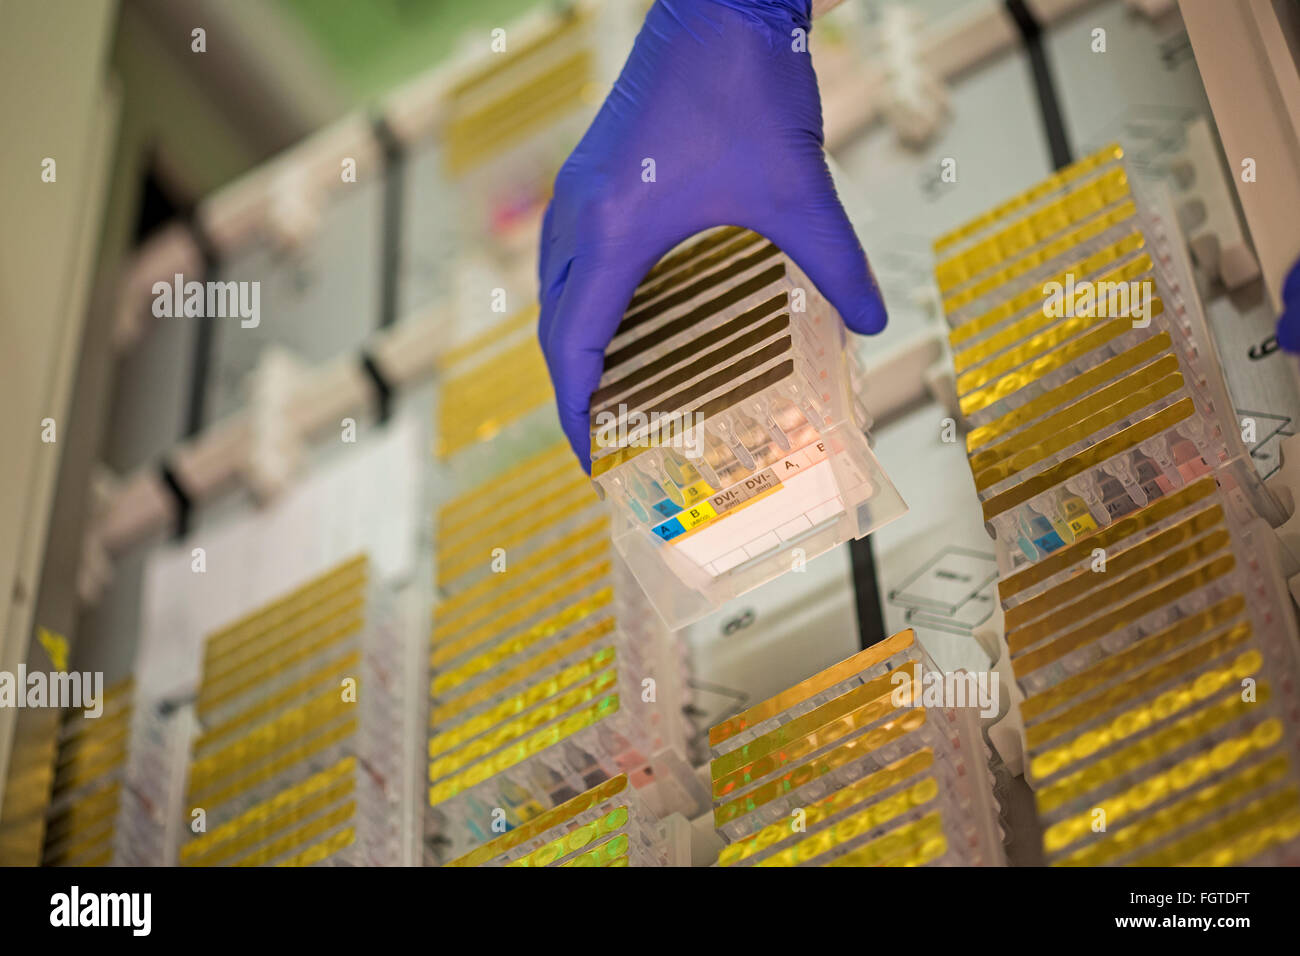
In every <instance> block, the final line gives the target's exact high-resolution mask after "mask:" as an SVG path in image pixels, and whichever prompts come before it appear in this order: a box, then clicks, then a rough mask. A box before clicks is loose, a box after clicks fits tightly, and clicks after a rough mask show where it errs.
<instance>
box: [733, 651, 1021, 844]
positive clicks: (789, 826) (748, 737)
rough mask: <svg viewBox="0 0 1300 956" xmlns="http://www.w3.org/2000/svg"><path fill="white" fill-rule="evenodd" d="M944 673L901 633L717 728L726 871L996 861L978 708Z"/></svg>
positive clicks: (996, 829) (997, 833)
mask: <svg viewBox="0 0 1300 956" xmlns="http://www.w3.org/2000/svg"><path fill="white" fill-rule="evenodd" d="M927 673H928V676H927ZM936 675H937V679H938V680H939V681H941V682H942V681H943V675H942V674H939V673H938V672H937V671H934V670H933V668H932V665H931V663H930V661H929V658H928V657H927V656H926V655H925V653H924V652H923V651H922V649H921V648H920V646H919V645H917V644H916V641H915V636H914V634H913V632H912V631H911V630H907V631H902V632H900V633H898V634H895V635H894V636H893V637H890V638H887V639H886V640H884V641H882V642H881V643H879V644H877V645H874V646H873V647H870V648H867V649H866V650H864V651H862V652H860V653H858V654H855V655H854V656H853V657H850V658H848V659H847V660H845V661H842V662H840V663H839V664H836V665H835V666H833V667H830V668H828V669H826V670H825V671H822V672H821V673H819V674H817V675H815V676H813V677H810V678H808V679H807V680H805V681H802V682H800V683H798V684H796V685H795V686H793V687H791V688H790V689H789V690H786V691H784V692H782V693H780V694H778V695H777V696H775V697H773V698H771V699H769V700H766V701H764V702H763V703H761V704H758V705H756V706H754V707H751V708H749V709H748V710H746V711H745V712H743V713H741V714H740V715H738V716H736V717H733V718H731V719H730V720H727V721H726V722H724V723H722V724H719V725H718V726H716V727H714V728H713V729H712V730H711V731H710V732H709V742H710V744H711V745H712V748H713V755H714V757H713V762H712V764H711V766H710V776H711V778H712V786H713V798H714V808H713V820H714V824H715V826H716V827H717V828H718V830H719V831H720V832H721V834H722V836H723V837H724V838H725V839H726V840H727V841H728V845H727V846H726V847H725V848H724V849H723V850H722V852H721V854H720V856H719V858H718V863H719V865H721V866H920V865H925V864H952V865H997V864H1001V863H1002V862H1003V853H1002V832H1001V829H1000V826H999V822H998V814H999V811H998V806H997V803H996V801H995V800H994V797H993V792H992V777H991V775H990V774H989V770H988V764H987V757H986V751H985V747H984V743H983V739H982V737H981V735H980V732H979V722H978V713H977V711H976V707H977V706H978V705H977V703H976V702H975V701H974V700H970V701H964V702H963V703H964V704H966V705H969V706H962V707H955V706H951V704H952V703H953V702H952V701H949V700H945V699H944V698H943V694H942V693H938V694H937V695H936V693H935V692H934V687H935V684H934V681H935V680H936ZM965 676H966V675H951V676H950V678H949V680H948V682H947V683H948V684H949V685H951V686H954V687H955V686H956V678H958V677H962V678H963V681H964V679H965ZM927 703H928V704H929V706H927Z"/></svg>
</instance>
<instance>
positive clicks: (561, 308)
mask: <svg viewBox="0 0 1300 956" xmlns="http://www.w3.org/2000/svg"><path fill="white" fill-rule="evenodd" d="M600 260H601V261H599V262H597V261H596V259H595V257H591V256H587V257H584V256H579V257H578V258H576V259H574V261H573V263H572V265H571V266H570V268H569V272H568V276H567V277H566V278H565V281H564V288H563V291H561V292H560V293H559V295H558V297H557V298H556V299H555V306H554V309H555V314H554V316H553V317H549V318H550V321H546V318H548V317H546V316H544V317H543V321H542V322H541V323H540V326H539V330H540V332H541V334H542V335H543V336H544V338H543V340H542V342H541V345H542V354H543V355H545V356H546V364H547V367H548V368H549V369H550V372H551V381H552V382H553V383H554V385H555V404H556V407H557V409H558V411H559V416H560V426H561V427H562V428H563V429H564V434H565V437H567V438H568V439H569V444H570V445H571V446H572V447H573V451H574V454H576V455H577V456H578V461H579V462H581V463H582V467H583V468H584V469H586V470H587V471H588V472H590V471H591V418H590V414H591V413H590V407H591V396H592V393H593V392H595V391H596V388H597V386H599V385H600V376H601V373H602V372H603V371H604V367H605V348H606V346H607V345H609V342H610V340H611V339H612V338H613V337H614V333H615V331H616V330H617V329H618V326H619V323H620V322H621V321H622V319H623V313H624V311H625V310H626V309H627V304H628V303H629V302H630V301H631V300H632V295H633V293H634V292H635V291H636V287H637V285H638V284H639V283H640V281H641V277H642V276H643V275H644V274H645V272H646V271H647V270H648V269H649V268H650V266H651V265H652V264H653V261H654V260H653V257H651V258H650V259H649V260H648V261H647V260H646V259H645V257H644V256H635V255H621V254H620V255H613V256H601V257H600ZM544 311H545V306H544Z"/></svg>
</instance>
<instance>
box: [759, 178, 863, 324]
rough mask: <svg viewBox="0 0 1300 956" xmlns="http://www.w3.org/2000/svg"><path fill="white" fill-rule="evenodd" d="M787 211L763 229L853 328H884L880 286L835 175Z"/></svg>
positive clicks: (821, 180)
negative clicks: (838, 187) (855, 229)
mask: <svg viewBox="0 0 1300 956" xmlns="http://www.w3.org/2000/svg"><path fill="white" fill-rule="evenodd" d="M783 207H784V208H782V210H781V213H780V215H776V216H773V217H771V218H770V220H768V221H766V222H765V223H763V224H762V225H761V226H760V227H759V231H760V232H762V233H763V234H764V235H765V236H767V238H769V239H771V240H772V241H773V242H774V243H776V244H777V245H778V246H780V248H781V250H782V251H783V252H785V253H786V255H788V256H789V257H790V258H791V259H793V260H794V261H795V262H796V263H797V264H798V266H799V268H800V269H802V270H803V271H804V273H805V274H806V275H807V276H808V278H809V279H811V280H812V282H813V284H814V285H815V286H817V288H818V290H819V291H820V292H821V294H822V295H824V296H825V297H826V298H827V299H828V300H830V303H831V305H833V306H835V309H836V311H838V312H839V314H840V317H841V318H843V319H844V324H845V325H847V326H848V327H849V328H850V329H852V330H853V331H854V332H858V333H861V334H863V335H874V334H875V333H877V332H879V331H881V330H882V329H884V327H885V323H886V322H887V321H888V316H887V314H886V312H885V302H884V299H882V298H881V295H880V287H879V286H878V285H877V284H876V277H875V276H874V275H872V273H871V267H870V266H869V265H868V264H867V254H866V253H865V252H864V251H863V249H862V243H861V242H859V241H858V237H857V234H856V233H855V232H854V231H853V225H852V223H850V222H849V217H848V214H847V213H845V212H844V207H843V206H842V205H841V204H840V199H839V196H837V195H836V193H835V184H834V183H833V182H832V181H831V176H830V171H829V170H827V171H826V172H825V175H824V176H819V177H817V178H815V179H814V182H813V185H812V187H811V188H808V189H805V190H803V191H801V194H800V195H799V196H798V199H797V201H795V202H791V203H787V204H783Z"/></svg>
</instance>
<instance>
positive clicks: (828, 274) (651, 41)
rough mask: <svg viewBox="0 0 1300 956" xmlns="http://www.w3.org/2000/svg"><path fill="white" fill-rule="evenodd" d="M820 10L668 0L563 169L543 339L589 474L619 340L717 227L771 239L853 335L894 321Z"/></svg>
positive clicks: (770, 3) (549, 218)
mask: <svg viewBox="0 0 1300 956" xmlns="http://www.w3.org/2000/svg"><path fill="white" fill-rule="evenodd" d="M809 10H810V0H657V2H656V3H655V5H654V6H653V7H652V8H651V10H650V12H649V14H648V15H647V16H646V21H645V24H644V25H643V26H642V28H641V32H640V34H639V35H638V36H637V39H636V44H635V46H634V47H633V49H632V53H631V55H630V56H629V57H628V60H627V63H626V64H625V65H624V67H623V72H622V74H621V75H620V76H619V78H618V80H617V82H616V83H615V84H614V88H613V90H612V91H611V92H610V94H609V97H608V98H607V99H606V100H605V103H604V105H603V106H602V107H601V109H600V112H599V113H598V114H597V116H596V118H595V120H594V121H593V122H592V124H591V128H590V129H588V130H587V133H586V135H585V136H583V138H582V142H580V143H579V144H578V147H577V149H575V150H574V151H573V154H572V155H571V156H569V158H568V160H567V161H566V162H565V164H564V166H563V167H562V168H561V169H560V172H559V175H558V176H557V177H556V180H555V195H554V197H553V199H552V200H551V204H550V206H549V208H548V209H547V210H546V216H545V219H544V220H543V223H542V244H541V250H540V262H539V265H538V271H539V274H540V280H541V287H540V290H539V298H540V299H541V319H540V322H539V324H538V337H539V338H540V339H541V344H542V351H543V353H544V354H545V355H546V361H547V365H548V366H549V368H550V373H551V380H552V381H553V382H554V383H555V394H556V401H557V403H558V405H559V412H560V423H561V425H563V427H564V432H565V434H566V435H567V436H568V438H569V442H570V444H572V445H573V449H574V451H575V452H576V453H577V455H578V459H579V460H580V461H581V462H582V464H583V467H584V468H587V469H588V470H589V469H590V467H591V463H590V447H591V446H590V442H591V439H590V423H589V412H588V406H589V404H590V400H591V394H592V392H594V391H595V389H596V386H597V385H598V384H599V382H600V375H601V370H602V365H603V359H604V354H605V347H606V346H607V345H608V344H609V341H610V339H611V338H612V337H613V335H614V330H615V329H616V328H617V327H618V324H619V321H620V320H621V318H622V315H623V312H624V310H625V309H626V308H627V304H628V302H629V301H630V300H631V298H632V294H633V292H634V291H635V289H636V286H637V284H638V283H639V282H640V281H641V278H642V277H643V276H644V275H645V273H646V272H647V271H648V270H649V269H650V267H651V266H652V265H654V263H655V262H656V261H657V260H658V259H659V258H660V257H661V256H662V255H663V254H664V253H666V252H667V251H668V250H669V249H671V248H672V247H673V246H675V245H677V243H679V242H681V241H682V240H684V239H686V238H688V237H690V236H691V235H694V234H695V233H697V232H699V231H701V230H703V229H707V228H710V227H712V226H724V225H732V226H741V227H744V228H747V229H752V230H754V231H755V232H758V233H760V234H762V235H764V236H766V237H767V238H768V239H770V240H772V241H773V242H774V243H776V245H777V246H779V247H780V248H781V249H782V250H784V251H785V252H786V253H788V254H789V255H790V257H791V258H792V259H794V260H795V261H796V262H797V263H798V265H799V267H800V268H802V269H803V270H804V272H806V273H807V274H808V277H809V279H811V280H812V281H813V282H814V283H815V284H816V286H817V288H818V289H820V290H821V292H822V294H823V295H825V296H826V297H827V298H828V299H829V300H830V302H831V304H832V305H834V306H835V307H836V309H838V310H839V313H840V315H842V316H843V317H844V321H845V323H846V324H847V325H848V327H849V328H850V329H852V330H853V331H855V332H862V333H874V332H879V331H880V330H881V329H883V328H884V327H885V306H884V303H883V302H882V301H881V298H880V291H879V289H878V288H877V286H876V282H875V279H874V277H873V276H872V275H871V272H870V270H869V269H868V267H867V258H866V254H865V253H864V252H863V251H862V245H861V243H859V242H858V239H857V236H855V235H854V233H853V227H852V226H851V225H850V224H849V219H848V216H846V215H845V213H844V209H843V207H842V206H841V205H840V201H839V197H838V196H836V194H835V186H834V184H833V183H832V181H831V176H830V171H829V170H828V169H827V167H826V160H825V158H824V156H823V153H822V117H821V100H820V98H819V96H818V93H817V78H816V76H815V75H814V73H813V68H812V62H811V59H810V57H809V54H808V53H807V52H806V51H807V48H808V44H807V33H808V31H809V29H810V25H811V20H810V13H809ZM797 31H798V32H797ZM649 161H653V181H647V180H649V179H651V173H650V171H651V168H652V167H651V163H650V162H649Z"/></svg>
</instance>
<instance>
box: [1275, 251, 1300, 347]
mask: <svg viewBox="0 0 1300 956" xmlns="http://www.w3.org/2000/svg"><path fill="white" fill-rule="evenodd" d="M1277 344H1278V345H1280V346H1281V347H1282V348H1283V349H1285V350H1286V351H1288V352H1300V262H1297V263H1296V264H1295V265H1294V266H1292V267H1291V271H1290V272H1289V273H1287V277H1286V279H1285V280H1284V281H1283V282H1282V315H1281V316H1280V317H1279V318H1278V320H1277Z"/></svg>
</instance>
